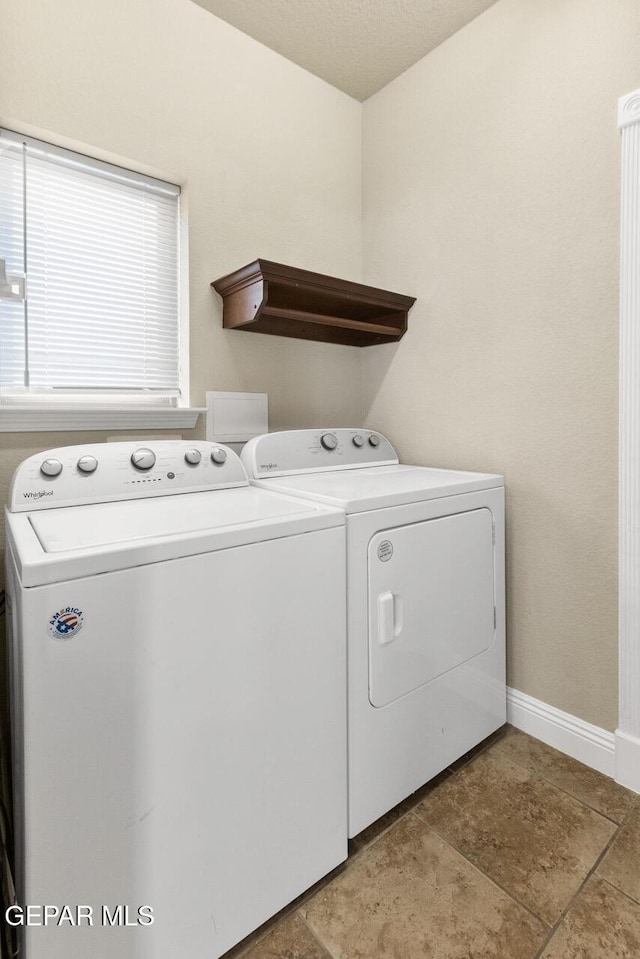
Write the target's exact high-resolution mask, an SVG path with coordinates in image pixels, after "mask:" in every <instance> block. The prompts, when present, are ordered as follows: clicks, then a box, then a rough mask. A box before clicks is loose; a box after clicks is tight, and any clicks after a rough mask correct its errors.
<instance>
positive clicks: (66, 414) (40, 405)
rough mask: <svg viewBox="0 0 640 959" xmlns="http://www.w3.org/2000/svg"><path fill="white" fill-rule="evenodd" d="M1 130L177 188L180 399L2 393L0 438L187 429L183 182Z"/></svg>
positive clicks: (194, 410)
mask: <svg viewBox="0 0 640 959" xmlns="http://www.w3.org/2000/svg"><path fill="white" fill-rule="evenodd" d="M2 127H3V128H4V129H7V130H10V131H11V132H12V133H15V134H17V135H18V136H25V137H31V138H34V139H37V140H43V141H44V142H46V143H49V144H51V145H52V146H54V147H59V148H61V149H64V150H71V151H73V152H75V153H80V154H83V155H84V156H86V157H88V158H89V159H95V160H98V161H101V162H104V163H108V164H112V165H115V166H119V167H122V168H123V169H125V170H129V171H131V172H133V173H137V174H141V175H143V176H149V177H153V178H155V179H159V180H164V181H165V182H169V183H173V184H175V185H176V186H178V187H180V204H179V238H180V239H179V255H178V276H179V295H178V344H179V346H178V348H179V375H178V383H179V395H178V397H177V398H176V402H175V404H170V403H168V402H164V403H163V402H156V403H150V402H149V400H148V398H145V397H143V396H140V397H134V396H133V395H131V394H130V395H128V396H127V395H121V396H120V397H117V396H114V395H112V394H108V393H103V394H99V393H96V394H93V395H91V394H87V393H82V392H78V393H73V392H68V393H61V394H59V395H56V396H53V395H51V394H43V393H38V392H33V393H31V394H26V393H24V392H23V391H21V390H16V391H14V392H12V391H11V390H10V389H7V390H3V392H2V397H1V398H0V433H2V432H40V431H43V432H44V431H67V430H109V429H172V428H173V429H175V428H178V429H191V428H193V427H195V425H196V423H197V420H198V417H199V415H200V413H203V412H205V411H206V408H204V407H191V406H190V405H189V401H190V380H189V372H190V370H189V346H190V337H189V326H190V324H189V224H188V189H187V186H186V184H185V183H184V181H183V180H182V178H181V177H177V176H176V175H175V174H171V173H167V172H166V171H163V170H159V169H158V168H156V167H151V166H149V165H146V164H141V163H137V162H135V161H133V160H130V159H128V158H126V157H122V156H120V155H118V154H114V153H112V152H109V151H106V150H101V149H99V148H97V147H93V146H89V145H87V144H85V143H80V142H78V141H77V140H71V139H69V138H67V137H63V136H59V135H56V134H54V133H51V132H50V131H45V130H42V129H38V128H35V127H32V126H30V125H26V124H23V123H13V122H10V121H8V120H7V121H6V122H3V124H2Z"/></svg>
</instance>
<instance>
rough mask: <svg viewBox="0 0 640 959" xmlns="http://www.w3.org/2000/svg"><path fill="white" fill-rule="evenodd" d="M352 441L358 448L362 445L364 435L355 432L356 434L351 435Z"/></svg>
mask: <svg viewBox="0 0 640 959" xmlns="http://www.w3.org/2000/svg"><path fill="white" fill-rule="evenodd" d="M352 442H353V445H354V446H357V447H358V448H360V447H361V446H364V436H362V435H361V434H360V433H356V435H355V436H354V437H353V440H352Z"/></svg>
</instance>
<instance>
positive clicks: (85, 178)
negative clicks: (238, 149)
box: [0, 130, 180, 402]
mask: <svg viewBox="0 0 640 959" xmlns="http://www.w3.org/2000/svg"><path fill="white" fill-rule="evenodd" d="M179 202H180V188H179V187H177V186H174V185H173V184H170V183H164V182H162V181H160V180H155V179H153V178H151V177H145V176H142V175H140V174H137V173H133V172H130V171H128V170H125V169H122V168H120V167H116V166H113V165H111V164H107V163H102V162H101V161H98V160H93V159H90V158H88V157H85V156H82V155H80V154H77V153H72V152H70V151H68V150H62V149H59V148H57V147H53V146H50V145H49V144H46V143H43V142H41V141H38V140H33V139H30V138H28V137H23V136H19V135H17V134H15V133H11V132H9V131H5V130H2V131H0V387H1V388H2V389H1V393H2V395H3V396H6V395H10V394H13V395H15V394H17V393H20V394H22V395H23V396H24V394H25V393H30V392H31V393H34V392H35V393H38V394H40V393H42V392H43V391H44V392H49V393H55V394H60V393H66V394H67V395H68V394H69V393H72V392H76V391H82V392H83V393H85V392H89V393H91V394H92V395H94V396H95V395H102V396H104V395H105V394H106V395H107V396H111V397H113V398H118V397H119V396H120V395H121V394H123V395H124V394H128V395H129V397H131V395H132V394H135V395H139V396H144V397H146V398H147V399H149V400H150V401H153V399H157V400H161V401H163V402H168V401H169V402H173V400H172V398H175V397H177V396H178V393H179V372H180V357H179V342H180V331H179V254H180V251H179V236H180V230H179ZM2 260H4V261H5V267H4V269H3V264H2V262H1V261H2ZM5 273H6V277H5ZM24 275H26V283H25V284H24V290H26V297H25V296H23V292H24V290H23V288H22V279H21V278H22V276H24Z"/></svg>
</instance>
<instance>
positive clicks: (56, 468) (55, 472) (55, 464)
mask: <svg viewBox="0 0 640 959" xmlns="http://www.w3.org/2000/svg"><path fill="white" fill-rule="evenodd" d="M40 472H41V473H42V475H43V476H60V473H61V472H62V463H61V462H60V460H53V459H52V460H43V462H42V463H41V464H40Z"/></svg>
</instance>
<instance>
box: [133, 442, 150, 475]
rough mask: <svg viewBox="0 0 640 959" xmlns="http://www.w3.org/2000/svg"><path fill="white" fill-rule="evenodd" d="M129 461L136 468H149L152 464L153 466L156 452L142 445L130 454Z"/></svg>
mask: <svg viewBox="0 0 640 959" xmlns="http://www.w3.org/2000/svg"><path fill="white" fill-rule="evenodd" d="M131 462H132V463H133V465H134V466H135V468H136V469H137V470H143V471H144V470H150V469H151V467H152V466H155V462H156V454H155V453H154V452H153V450H150V449H147V448H146V447H145V446H142V447H141V448H140V449H139V450H136V451H135V453H132V454H131Z"/></svg>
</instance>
